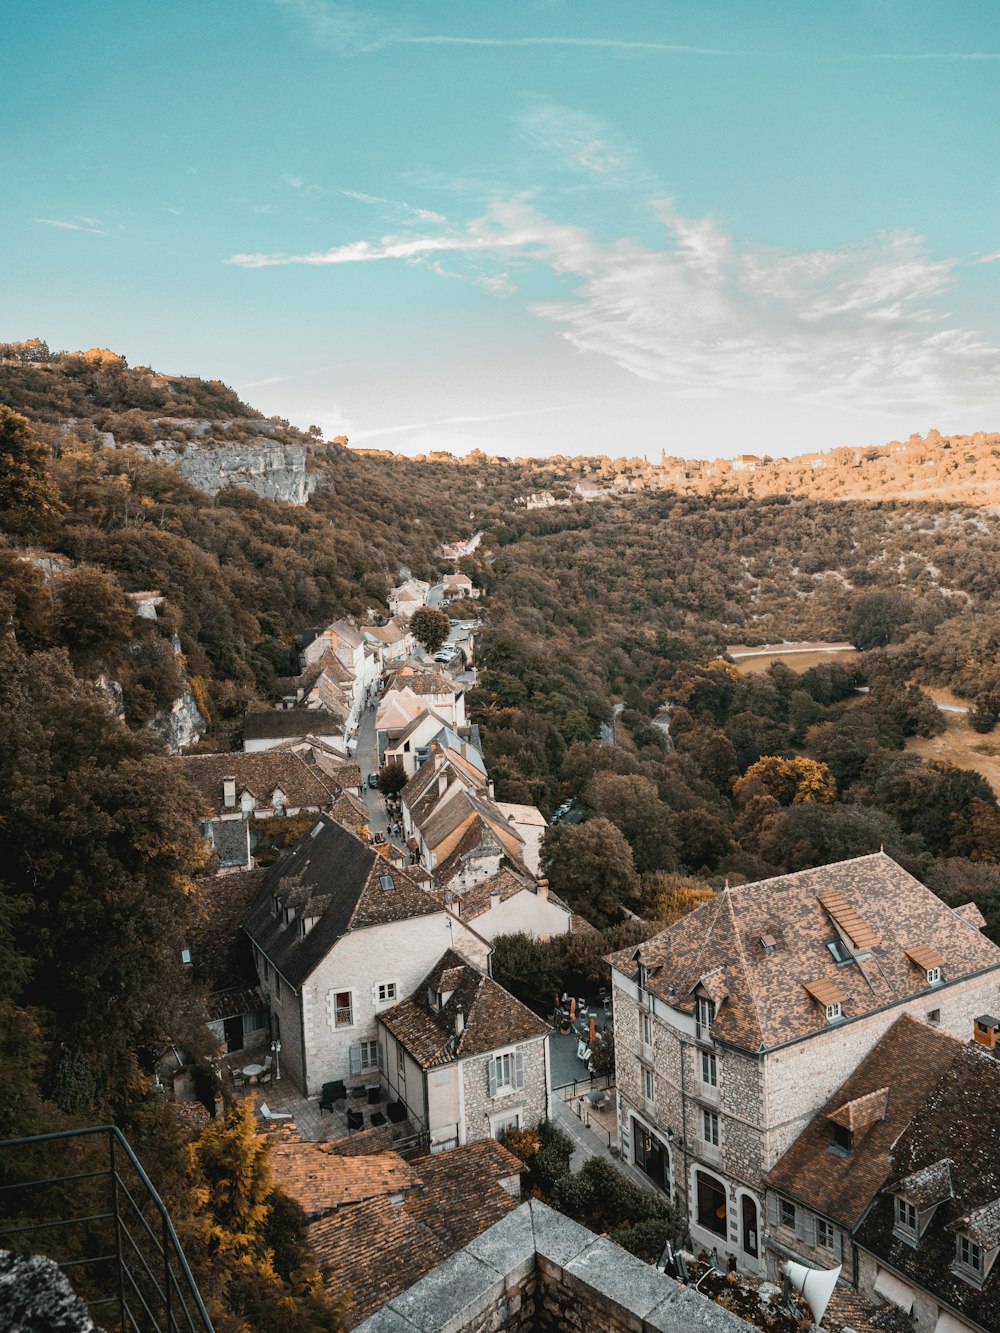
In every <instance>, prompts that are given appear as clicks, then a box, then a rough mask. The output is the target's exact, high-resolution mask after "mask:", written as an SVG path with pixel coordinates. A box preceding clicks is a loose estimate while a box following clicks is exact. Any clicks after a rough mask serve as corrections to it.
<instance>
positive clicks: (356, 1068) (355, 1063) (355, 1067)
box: [351, 1046, 361, 1074]
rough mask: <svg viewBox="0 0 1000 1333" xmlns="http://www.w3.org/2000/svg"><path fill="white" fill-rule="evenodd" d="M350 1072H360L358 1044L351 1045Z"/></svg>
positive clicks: (359, 1049)
mask: <svg viewBox="0 0 1000 1333" xmlns="http://www.w3.org/2000/svg"><path fill="white" fill-rule="evenodd" d="M351 1073H352V1074H360V1073H361V1047H360V1046H352V1047H351Z"/></svg>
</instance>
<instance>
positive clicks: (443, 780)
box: [438, 769, 448, 796]
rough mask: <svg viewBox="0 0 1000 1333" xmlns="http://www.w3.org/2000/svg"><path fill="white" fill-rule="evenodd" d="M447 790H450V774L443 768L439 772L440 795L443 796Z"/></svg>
mask: <svg viewBox="0 0 1000 1333" xmlns="http://www.w3.org/2000/svg"><path fill="white" fill-rule="evenodd" d="M447 790H448V774H447V773H446V772H445V771H444V769H442V770H441V772H440V773H439V774H438V796H443V795H444V794H445V792H446V791H447Z"/></svg>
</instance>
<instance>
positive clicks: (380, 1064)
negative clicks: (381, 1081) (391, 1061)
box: [375, 1041, 385, 1069]
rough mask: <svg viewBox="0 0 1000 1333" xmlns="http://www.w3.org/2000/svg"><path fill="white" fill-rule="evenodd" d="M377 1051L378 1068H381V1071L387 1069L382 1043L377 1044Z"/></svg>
mask: <svg viewBox="0 0 1000 1333" xmlns="http://www.w3.org/2000/svg"><path fill="white" fill-rule="evenodd" d="M375 1050H376V1051H377V1052H378V1056H377V1058H378V1067H379V1069H384V1068H385V1058H384V1056H383V1054H382V1043H381V1042H380V1041H379V1042H376V1043H375Z"/></svg>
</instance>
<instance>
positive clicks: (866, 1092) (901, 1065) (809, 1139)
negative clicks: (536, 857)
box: [766, 1014, 961, 1229]
mask: <svg viewBox="0 0 1000 1333" xmlns="http://www.w3.org/2000/svg"><path fill="white" fill-rule="evenodd" d="M960 1049H961V1043H960V1042H958V1041H957V1040H956V1039H955V1038H954V1037H950V1036H948V1035H947V1034H946V1033H944V1032H941V1031H939V1030H938V1029H937V1028H932V1027H929V1026H928V1025H927V1024H926V1023H920V1022H918V1021H917V1020H916V1019H915V1018H910V1017H909V1015H908V1014H904V1015H903V1017H902V1018H898V1019H897V1020H896V1022H895V1023H894V1024H893V1025H892V1027H891V1028H890V1029H889V1031H888V1032H887V1033H886V1034H885V1036H884V1037H883V1038H882V1040H881V1041H880V1042H878V1044H877V1045H876V1046H874V1047H873V1048H872V1050H871V1051H870V1052H869V1054H868V1055H867V1056H866V1057H865V1059H864V1060H862V1062H861V1064H859V1065H858V1067H857V1069H856V1070H855V1071H854V1073H853V1074H852V1075H851V1076H850V1078H849V1079H847V1081H846V1082H845V1083H843V1084H842V1085H841V1086H840V1087H839V1088H838V1089H837V1091H836V1092H835V1093H834V1094H833V1096H832V1097H831V1098H830V1100H829V1101H828V1102H827V1103H826V1105H825V1106H824V1107H823V1108H822V1109H821V1110H820V1111H819V1112H818V1113H817V1114H816V1115H815V1116H814V1117H813V1119H812V1120H811V1121H810V1123H809V1124H808V1125H807V1126H806V1128H805V1129H804V1130H803V1131H802V1133H801V1134H800V1135H799V1137H798V1138H797V1139H796V1140H795V1142H794V1143H793V1144H792V1146H791V1147H790V1148H789V1149H788V1151H787V1152H786V1153H785V1155H784V1156H783V1157H782V1158H780V1160H779V1161H778V1162H777V1164H776V1165H775V1166H774V1167H773V1169H772V1170H771V1171H770V1173H769V1174H768V1176H767V1177H766V1180H767V1184H768V1187H769V1188H771V1189H775V1190H777V1191H779V1193H782V1194H787V1195H789V1196H791V1197H792V1198H794V1199H797V1200H799V1201H800V1202H803V1203H807V1204H808V1206H809V1207H810V1208H812V1209H814V1210H815V1211H816V1212H818V1213H821V1214H822V1215H824V1216H826V1217H829V1218H831V1219H832V1220H833V1221H834V1222H836V1223H837V1224H838V1225H840V1226H841V1227H844V1228H845V1229H847V1228H850V1227H852V1226H854V1225H855V1224H856V1223H857V1221H858V1220H859V1218H861V1217H862V1216H863V1215H864V1212H865V1210H866V1208H867V1207H868V1205H869V1204H870V1202H871V1200H872V1199H873V1198H874V1197H875V1196H876V1194H877V1193H878V1191H879V1190H880V1189H881V1188H882V1186H883V1185H884V1184H885V1182H886V1180H887V1179H888V1178H889V1174H890V1172H891V1170H892V1163H891V1162H890V1156H889V1155H890V1153H891V1151H892V1145H893V1144H894V1142H895V1141H896V1139H898V1138H899V1136H900V1134H901V1133H902V1132H903V1131H904V1130H905V1128H906V1126H907V1125H908V1124H909V1122H910V1120H911V1119H912V1117H913V1115H914V1114H915V1112H916V1111H917V1109H918V1108H919V1107H920V1105H921V1104H922V1102H923V1101H924V1099H925V1098H926V1096H927V1092H928V1089H929V1088H930V1087H932V1086H933V1085H934V1083H935V1082H936V1081H937V1079H938V1078H939V1077H940V1075H941V1074H942V1073H944V1071H945V1070H946V1069H947V1068H948V1067H949V1065H950V1064H951V1062H952V1060H953V1059H954V1057H955V1054H956V1052H957V1051H959V1050H960ZM887 1090H888V1092H887ZM876 1112H877V1113H878V1114H876ZM831 1121H833V1122H834V1123H835V1124H841V1125H843V1126H844V1127H845V1128H847V1129H852V1130H853V1133H854V1140H853V1146H852V1151H851V1152H850V1153H849V1154H848V1155H846V1156H844V1155H842V1153H840V1152H838V1151H836V1150H834V1151H831V1147H832V1146H833V1131H832V1128H831V1125H830V1122H831Z"/></svg>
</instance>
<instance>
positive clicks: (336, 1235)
mask: <svg viewBox="0 0 1000 1333" xmlns="http://www.w3.org/2000/svg"><path fill="white" fill-rule="evenodd" d="M341 1160H351V1159H341ZM354 1160H357V1161H361V1162H364V1161H366V1160H368V1159H366V1158H360V1159H354ZM409 1165H410V1167H411V1168H412V1171H413V1173H414V1188H412V1189H410V1190H408V1191H407V1192H406V1195H405V1197H404V1199H403V1200H402V1202H399V1203H393V1202H391V1201H390V1199H389V1198H388V1197H386V1196H385V1195H382V1196H376V1197H372V1198H369V1199H367V1200H365V1201H362V1202H359V1203H357V1204H354V1205H349V1206H345V1207H341V1208H339V1209H337V1211H336V1212H333V1213H331V1214H329V1215H328V1216H327V1217H324V1218H322V1219H321V1220H319V1221H317V1222H313V1223H312V1224H311V1225H310V1227H309V1230H308V1235H309V1243H310V1245H311V1246H312V1248H313V1250H314V1251H315V1254H316V1258H317V1260H318V1262H319V1265H320V1269H321V1271H322V1273H323V1281H324V1285H325V1286H326V1289H327V1291H328V1292H329V1293H330V1295H331V1296H333V1297H334V1298H346V1301H347V1303H348V1309H347V1314H346V1324H347V1327H348V1328H354V1327H355V1326H356V1325H357V1324H360V1323H361V1322H362V1320H364V1319H366V1318H367V1317H368V1316H369V1315H370V1314H372V1313H374V1311H376V1310H378V1309H379V1308H380V1307H381V1306H383V1305H384V1304H385V1303H386V1301H389V1300H392V1298H393V1297H394V1296H398V1295H399V1294H400V1292H403V1291H405V1290H406V1289H407V1287H410V1286H412V1285H413V1283H414V1282H416V1281H417V1280H418V1279H419V1278H421V1277H423V1276H424V1274H425V1273H429V1272H430V1270H431V1269H432V1268H436V1267H437V1266H438V1264H441V1263H443V1262H444V1261H445V1259H447V1258H449V1257H450V1256H451V1255H453V1254H455V1253H457V1252H458V1251H459V1250H460V1249H462V1248H464V1246H466V1245H468V1244H469V1243H470V1241H472V1240H474V1239H475V1237H476V1236H479V1235H481V1234H482V1233H483V1232H484V1231H486V1230H488V1229H489V1228H490V1227H491V1226H493V1225H494V1224H495V1223H497V1222H499V1221H500V1220H501V1218H503V1217H505V1216H506V1215H507V1213H509V1212H513V1210H514V1209H515V1208H516V1207H517V1206H518V1199H516V1198H515V1197H514V1196H513V1195H512V1194H510V1193H508V1191H507V1190H506V1189H505V1188H504V1187H503V1185H502V1184H501V1183H500V1182H501V1181H502V1180H505V1179H509V1178H510V1177H512V1176H517V1175H519V1173H520V1170H521V1166H522V1164H521V1162H520V1161H518V1159H517V1158H516V1157H513V1156H512V1155H511V1154H510V1153H508V1152H507V1150H506V1149H505V1148H503V1147H502V1145H501V1144H499V1143H496V1142H494V1141H493V1140H492V1139H486V1140H483V1141H482V1142H477V1143H470V1144H467V1145H466V1146H465V1147H461V1148H452V1149H450V1150H448V1151H447V1152H442V1153H436V1154H435V1155H434V1156H433V1157H421V1158H415V1159H413V1160H412V1161H411V1162H410V1164H409Z"/></svg>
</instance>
